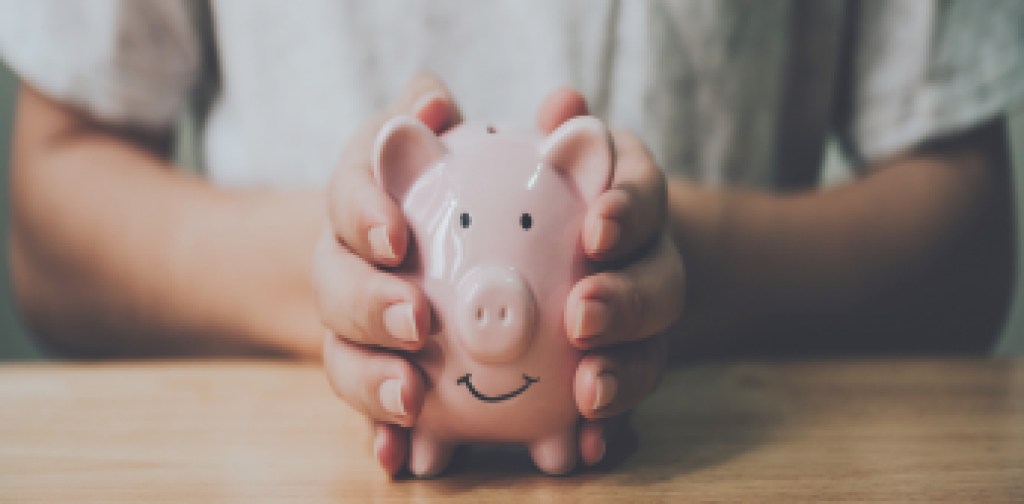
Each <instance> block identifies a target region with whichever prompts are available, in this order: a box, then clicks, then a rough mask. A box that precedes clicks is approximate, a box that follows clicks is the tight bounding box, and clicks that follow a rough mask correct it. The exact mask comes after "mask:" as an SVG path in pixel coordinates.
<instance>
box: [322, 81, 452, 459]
mask: <svg viewBox="0 0 1024 504" xmlns="http://www.w3.org/2000/svg"><path fill="white" fill-rule="evenodd" d="M402 114H404V115H412V116H415V117H417V118H419V120H421V121H422V122H423V123H424V124H426V125H427V126H428V127H430V128H431V129H432V130H433V131H434V132H435V133H438V134H440V133H441V132H443V131H444V130H446V129H448V128H450V127H452V126H454V125H455V124H457V123H459V122H460V121H461V120H462V118H461V114H460V112H459V110H458V107H457V106H456V105H455V103H454V101H453V99H452V97H451V94H450V93H449V92H448V90H447V88H446V87H445V86H444V84H443V83H442V82H441V81H440V80H438V79H437V78H436V77H433V76H431V75H426V74H422V75H419V76H417V77H415V78H414V79H413V80H412V81H410V82H409V84H408V85H407V86H406V87H405V90H404V91H403V92H402V93H401V95H400V96H399V98H398V99H397V100H396V101H395V102H394V103H393V104H392V105H391V106H389V107H388V108H387V109H386V110H385V111H384V112H382V113H381V114H378V115H377V116H376V117H374V118H373V119H370V120H369V121H367V122H366V123H365V124H364V125H363V126H362V127H361V128H360V129H359V130H358V131H357V132H356V133H355V134H354V135H353V136H352V138H351V139H350V140H349V143H348V145H347V146H346V147H345V149H344V151H343V152H342V155H341V160H340V162H339V164H338V166H337V168H336V169H335V171H334V175H333V177H332V179H331V182H330V185H329V190H328V197H327V199H328V225H327V229H325V230H324V233H323V235H322V237H321V239H320V242H319V243H318V245H317V249H316V252H315V256H314V264H313V285H314V290H315V292H316V298H317V304H318V309H319V311H320V313H321V315H322V317H323V322H324V324H325V325H326V326H327V328H328V331H327V333H326V335H325V337H324V344H323V359H324V369H325V370H326V372H327V377H328V380H329V381H330V383H331V386H332V387H333V388H334V391H335V392H336V393H337V394H338V396H339V397H340V398H341V399H342V400H344V401H345V402H347V403H348V404H349V405H350V406H352V407H353V408H355V409H356V410H357V411H359V412H361V413H363V414H365V415H366V416H367V417H369V418H370V419H371V420H372V421H373V424H374V427H373V429H374V433H373V439H374V442H373V444H374V453H375V456H376V457H377V459H378V461H379V462H380V464H381V466H382V467H383V468H384V470H385V471H387V472H388V473H389V474H391V475H394V474H395V473H397V472H398V471H399V470H400V469H401V468H402V466H403V465H404V464H405V459H406V457H407V454H408V432H407V428H408V427H410V426H412V425H413V423H415V421H416V417H417V415H418V414H419V410H420V408H421V406H422V404H423V392H424V383H423V378H422V375H421V373H420V372H419V370H418V369H417V368H416V367H415V365H413V364H412V363H411V362H410V361H409V360H408V359H407V358H405V357H403V356H401V355H399V354H397V353H396V352H395V350H407V351H415V350H418V349H420V348H421V347H422V346H423V343H424V338H425V337H426V336H427V334H428V332H429V330H430V322H431V314H430V305H429V302H428V300H427V299H426V297H425V296H424V295H423V292H422V291H421V290H420V289H419V288H418V287H416V286H415V285H413V284H412V283H410V282H408V281H406V280H403V279H401V278H399V277H398V276H396V275H392V274H391V273H388V272H386V271H383V270H382V269H380V268H379V267H381V266H383V267H387V266H396V265H398V264H401V262H402V260H403V258H404V257H405V252H406V247H407V246H408V243H409V226H408V224H407V222H406V220H405V218H404V217H403V216H402V212H401V209H400V208H399V207H398V205H397V204H396V203H395V202H394V201H393V200H392V199H391V198H390V197H389V196H388V195H387V193H385V192H384V191H383V189H381V188H380V187H379V186H378V185H377V183H376V182H375V181H374V177H373V170H372V160H371V156H372V153H373V145H374V142H375V141H376V137H377V133H378V132H379V131H380V128H381V127H382V126H383V125H384V123H385V122H387V120H388V119H389V118H391V117H394V116H396V115H402Z"/></svg>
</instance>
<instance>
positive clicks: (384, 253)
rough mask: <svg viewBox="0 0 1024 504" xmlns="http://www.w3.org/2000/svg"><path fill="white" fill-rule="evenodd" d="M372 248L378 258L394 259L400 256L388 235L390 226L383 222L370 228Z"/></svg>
mask: <svg viewBox="0 0 1024 504" xmlns="http://www.w3.org/2000/svg"><path fill="white" fill-rule="evenodd" d="M369 238H370V250H371V251H372V252H373V255H374V256H375V257H376V258H377V259H382V260H388V261H393V260H395V259H397V258H398V256H396V255H395V249H394V247H392V246H391V238H389V237H388V227H387V226H385V225H383V224H381V225H379V226H375V227H373V228H370V236H369Z"/></svg>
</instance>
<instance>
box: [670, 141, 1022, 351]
mask: <svg viewBox="0 0 1024 504" xmlns="http://www.w3.org/2000/svg"><path fill="white" fill-rule="evenodd" d="M998 133H999V134H1001V129H999V131H998ZM985 135H986V136H985V137H984V138H981V139H980V140H979V138H976V137H972V138H970V139H967V140H966V141H965V142H966V144H964V143H963V142H961V143H955V144H954V145H950V146H946V147H944V148H943V149H941V152H925V153H919V154H917V155H912V156H908V157H905V158H902V159H899V160H894V161H891V162H889V163H887V166H878V167H874V168H873V169H872V170H871V173H870V174H869V175H868V176H866V177H864V178H862V179H859V180H856V181H854V182H852V183H850V184H847V185H844V186H841V187H838V188H834V189H829V190H822V191H813V192H806V193H799V194H793V195H778V194H770V193H763V192H755V191H738V190H714V189H708V188H701V187H697V186H694V185H692V184H688V183H686V182H683V181H678V180H677V181H673V182H672V183H671V188H670V206H671V212H672V214H673V223H674V231H675V236H676V238H677V240H678V242H679V244H680V247H681V249H682V250H683V254H684V259H685V260H686V262H687V266H688V274H689V276H690V281H689V286H688V289H689V292H688V300H689V301H690V303H691V306H690V309H688V310H687V311H686V312H685V313H684V320H683V321H682V323H681V334H680V337H681V339H683V340H684V341H686V342H687V343H693V342H700V343H699V344H697V346H701V347H707V348H702V349H701V351H703V350H708V351H711V352H713V353H720V352H731V351H732V350H733V349H736V348H745V349H755V351H758V352H761V353H764V352H768V353H773V352H775V351H780V352H789V351H793V352H805V351H807V352H822V351H829V350H838V351H855V352H874V351H914V350H917V351H922V350H924V349H932V350H934V351H943V350H954V349H955V350H965V349H974V350H980V349H982V348H984V347H985V345H986V344H987V343H989V342H990V340H991V337H992V336H993V335H994V334H995V331H996V330H998V326H999V324H1000V323H1001V313H1002V311H1003V310H1005V306H1006V302H1007V300H1008V297H1009V289H1010V284H1009V281H1010V278H1011V274H1010V272H1011V270H1012V231H1011V229H1012V228H1011V225H1010V223H1011V220H1010V219H1011V212H1010V203H1009V196H1008V189H1007V188H1008V184H1007V183H1006V177H1007V173H1008V162H1007V161H1006V159H1005V157H1003V156H1002V155H1001V154H1000V153H1001V152H1002V151H1003V147H1005V146H1004V145H1002V144H1001V142H998V141H997V140H998V139H996V138H994V133H992V131H991V130H987V132H986V133H985ZM712 335H713V336H712ZM708 340H712V341H708ZM695 344H696V343H695ZM683 346H687V345H683Z"/></svg>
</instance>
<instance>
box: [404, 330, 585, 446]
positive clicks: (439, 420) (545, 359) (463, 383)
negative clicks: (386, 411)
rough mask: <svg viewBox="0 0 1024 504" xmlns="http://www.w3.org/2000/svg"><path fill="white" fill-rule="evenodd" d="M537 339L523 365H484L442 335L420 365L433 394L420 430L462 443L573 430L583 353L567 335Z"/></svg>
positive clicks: (522, 438) (426, 403)
mask: <svg viewBox="0 0 1024 504" xmlns="http://www.w3.org/2000/svg"><path fill="white" fill-rule="evenodd" d="M538 336H539V338H542V339H543V340H544V341H542V342H541V341H539V342H538V343H537V344H535V345H534V346H533V347H532V348H531V349H530V350H528V351H527V353H526V354H525V355H524V356H523V358H522V359H521V360H520V361H517V362H514V363H509V364H500V365H484V364H480V363H477V362H475V361H474V360H473V359H472V358H471V357H470V356H468V355H466V352H465V350H464V349H463V348H462V347H461V346H460V345H458V344H452V343H451V342H450V340H449V337H448V335H441V336H440V337H439V338H438V339H437V343H436V347H437V348H436V350H435V349H433V348H427V349H425V351H424V353H423V356H422V358H421V359H420V360H419V363H420V366H421V368H422V369H423V370H424V372H425V374H426V375H427V378H428V380H427V382H428V391H427V394H426V398H425V401H424V404H423V409H422V410H421V413H420V416H419V419H418V420H417V428H422V429H424V430H427V431H430V432H432V433H433V434H434V435H436V436H437V437H439V438H443V439H447V440H450V441H451V442H456V443H458V442H491V441H494V442H529V441H531V440H533V439H536V438H538V437H543V436H547V435H551V434H554V433H558V432H561V431H562V430H564V429H566V428H567V427H568V426H574V425H575V424H576V420H577V418H578V416H579V412H578V410H577V408H576V401H575V399H574V397H573V377H574V375H575V372H576V366H577V364H578V363H579V352H578V351H577V350H576V349H574V348H572V347H571V346H570V345H569V344H568V341H567V340H566V339H565V336H564V335H563V334H541V335H538ZM559 340H560V341H559ZM430 346H434V345H433V344H431V345H430ZM435 352H436V353H435Z"/></svg>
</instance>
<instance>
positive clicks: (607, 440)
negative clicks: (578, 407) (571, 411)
mask: <svg viewBox="0 0 1024 504" xmlns="http://www.w3.org/2000/svg"><path fill="white" fill-rule="evenodd" d="M628 434H629V413H625V414H622V415H618V416H613V417H610V418H599V419H590V418H584V419H583V423H582V425H580V443H579V445H580V458H581V459H582V460H583V464H584V465H587V466H593V465H597V464H598V463H600V462H602V461H604V460H609V459H611V458H613V457H615V456H616V454H621V452H622V451H623V448H628V446H627V441H628V437H627V435H628Z"/></svg>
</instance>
